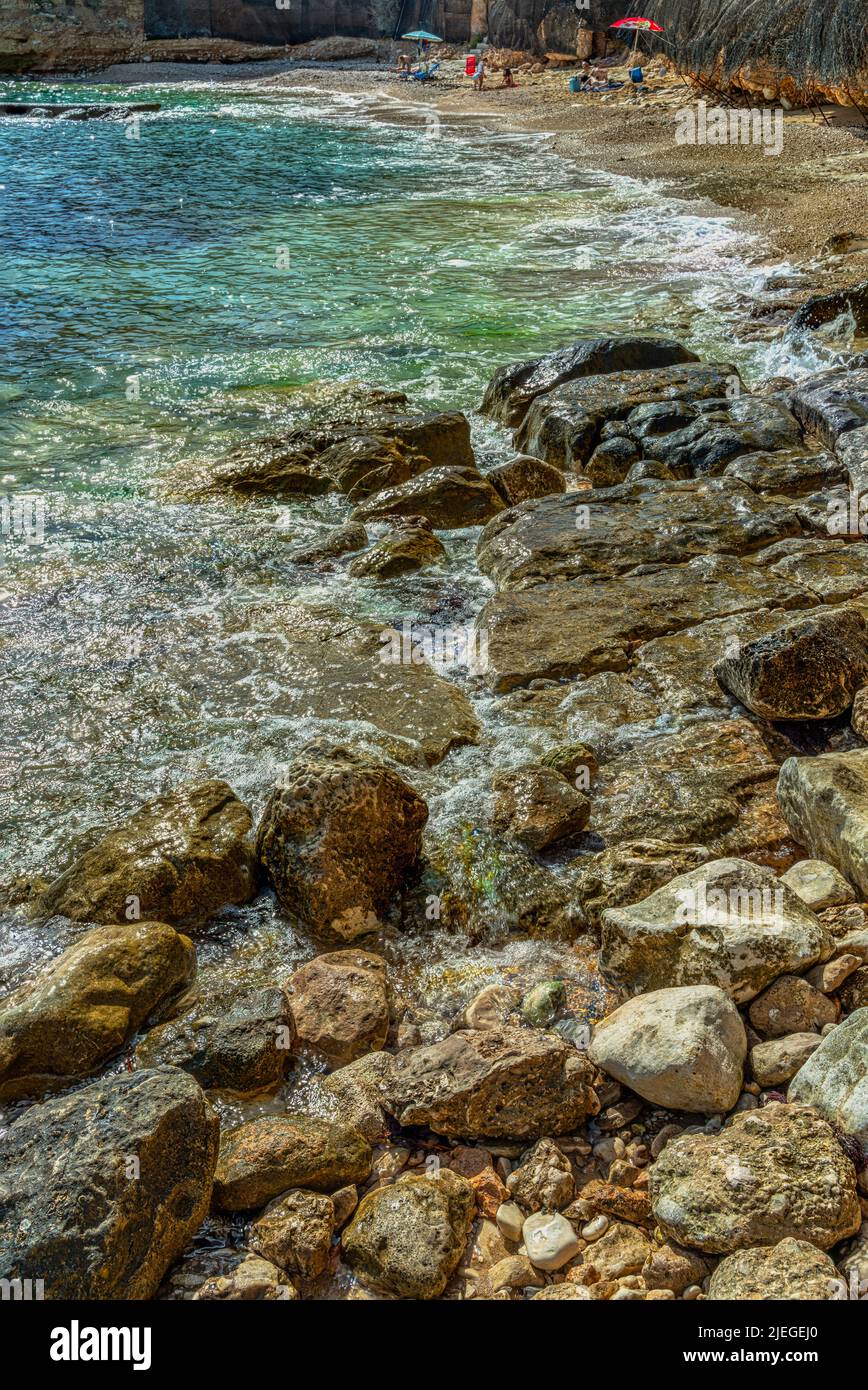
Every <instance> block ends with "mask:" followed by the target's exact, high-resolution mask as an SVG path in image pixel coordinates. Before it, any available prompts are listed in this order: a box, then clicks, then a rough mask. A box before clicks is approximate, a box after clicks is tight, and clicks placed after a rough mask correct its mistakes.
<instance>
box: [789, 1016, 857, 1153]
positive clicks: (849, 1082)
mask: <svg viewBox="0 0 868 1390" xmlns="http://www.w3.org/2000/svg"><path fill="white" fill-rule="evenodd" d="M787 1097H788V1099H789V1100H790V1101H793V1102H795V1103H797V1104H799V1105H812V1106H813V1107H814V1109H815V1110H818V1111H819V1112H820V1114H821V1115H823V1116H825V1118H826V1119H827V1120H828V1121H829V1123H830V1124H832V1125H834V1126H835V1127H836V1128H837V1129H840V1130H842V1131H843V1132H844V1133H845V1134H853V1135H855V1137H856V1138H857V1139H858V1140H859V1142H860V1144H861V1145H862V1147H863V1149H864V1150H865V1151H866V1153H868V1008H861V1009H856V1010H855V1011H854V1012H853V1013H851V1014H850V1016H849V1018H845V1019H844V1021H843V1023H839V1024H838V1026H837V1028H833V1029H832V1031H831V1033H829V1034H828V1035H827V1036H826V1037H825V1038H823V1040H822V1042H821V1043H820V1045H819V1047H818V1048H817V1049H816V1051H815V1052H813V1053H812V1055H811V1056H810V1057H809V1058H808V1059H807V1061H806V1062H804V1063H803V1065H802V1066H801V1067H800V1068H799V1070H798V1071H797V1072H796V1074H795V1076H794V1077H793V1079H792V1081H791V1082H790V1089H789V1091H788V1092H787Z"/></svg>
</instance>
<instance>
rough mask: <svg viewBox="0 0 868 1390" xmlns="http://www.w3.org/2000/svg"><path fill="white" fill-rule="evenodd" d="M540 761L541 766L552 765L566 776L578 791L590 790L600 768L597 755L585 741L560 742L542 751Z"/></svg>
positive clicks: (556, 770)
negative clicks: (546, 750)
mask: <svg viewBox="0 0 868 1390" xmlns="http://www.w3.org/2000/svg"><path fill="white" fill-rule="evenodd" d="M541 762H542V765H543V767H552V768H554V770H555V772H559V773H560V774H561V776H562V777H566V779H567V781H568V782H571V783H572V784H573V786H574V787H577V788H578V789H579V791H588V790H590V788H591V786H592V784H593V782H594V781H595V780H596V777H597V773H598V772H599V770H600V768H599V764H598V762H597V755H596V753H595V752H594V750H593V748H591V747H590V745H589V744H587V743H560V744H558V745H557V747H555V748H550V749H549V751H548V753H544V754H543V757H542V759H541Z"/></svg>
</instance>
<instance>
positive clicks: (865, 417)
mask: <svg viewBox="0 0 868 1390" xmlns="http://www.w3.org/2000/svg"><path fill="white" fill-rule="evenodd" d="M788 404H789V407H790V409H791V410H792V412H793V414H794V415H795V417H796V419H797V420H798V421H799V422H800V423H801V424H802V425H803V426H804V427H805V429H806V430H809V431H811V432H812V433H813V434H816V435H817V436H818V437H819V438H820V439H821V440H822V441H823V443H824V444H827V445H828V446H829V447H830V448H835V446H836V444H837V442H838V440H839V439H840V437H841V435H842V434H847V433H848V432H849V431H851V430H860V429H864V428H865V427H866V425H868V368H864V367H863V368H861V369H848V368H846V367H833V368H832V369H830V370H829V371H826V372H820V373H819V374H818V375H817V376H812V377H807V378H806V379H805V380H804V381H800V382H798V383H797V385H796V386H795V387H794V388H793V390H792V392H790V393H789V400H788Z"/></svg>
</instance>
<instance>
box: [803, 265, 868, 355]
mask: <svg viewBox="0 0 868 1390" xmlns="http://www.w3.org/2000/svg"><path fill="white" fill-rule="evenodd" d="M829 249H831V248H829ZM841 249H842V250H843V249H844V248H843V247H842V248H841ZM844 315H847V316H848V317H852V318H853V320H854V324H855V328H856V331H857V333H858V334H859V335H860V336H861V335H862V334H863V333H865V332H868V280H866V281H864V282H863V283H862V284H861V285H848V286H847V287H846V288H845V289H841V290H835V291H834V292H833V293H832V294H813V295H811V297H810V298H809V299H806V300H805V302H804V304H802V305H801V307H800V308H799V309H798V310H797V312H796V313H795V314H794V315H793V317H792V319H791V320H790V323H789V326H788V329H787V336H788V337H797V336H798V335H799V334H802V333H804V332H805V331H806V330H809V329H813V328H821V327H822V326H823V324H826V323H833V322H834V321H835V319H839V318H841V317H843V316H844Z"/></svg>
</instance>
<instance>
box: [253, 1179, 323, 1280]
mask: <svg viewBox="0 0 868 1390" xmlns="http://www.w3.org/2000/svg"><path fill="white" fill-rule="evenodd" d="M334 1228H335V1209H334V1206H333V1204H332V1200H331V1198H330V1197H326V1196H324V1195H323V1194H322V1193H320V1192H305V1191H295V1192H285V1193H284V1194H283V1196H282V1197H276V1198H275V1200H274V1201H273V1202H269V1203H268V1206H267V1207H266V1208H265V1209H264V1211H262V1212H261V1213H260V1215H259V1216H258V1217H257V1218H256V1220H255V1221H254V1222H253V1224H252V1225H251V1227H250V1230H249V1231H248V1234H247V1243H248V1245H249V1246H250V1248H251V1250H255V1251H256V1253H257V1254H258V1255H262V1256H263V1257H264V1258H265V1259H266V1260H270V1261H271V1262H272V1264H276V1265H277V1266H278V1268H280V1269H285V1270H287V1271H288V1272H289V1273H290V1274H303V1275H304V1276H305V1277H306V1278H307V1279H316V1278H317V1277H318V1276H319V1275H320V1274H322V1272H323V1270H324V1269H325V1267H326V1263H327V1261H328V1257H329V1251H330V1249H331V1243H332V1235H333V1233H334Z"/></svg>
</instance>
